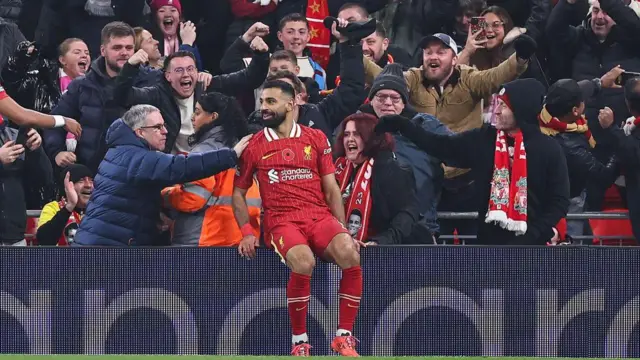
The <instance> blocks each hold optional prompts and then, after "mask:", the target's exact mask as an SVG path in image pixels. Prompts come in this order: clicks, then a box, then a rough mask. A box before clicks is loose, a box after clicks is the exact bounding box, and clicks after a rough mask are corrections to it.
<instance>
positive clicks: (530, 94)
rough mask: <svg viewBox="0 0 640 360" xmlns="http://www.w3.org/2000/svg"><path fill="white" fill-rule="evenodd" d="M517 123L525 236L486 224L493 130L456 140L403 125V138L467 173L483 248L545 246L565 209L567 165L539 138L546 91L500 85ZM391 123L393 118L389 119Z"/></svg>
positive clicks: (530, 84)
mask: <svg viewBox="0 0 640 360" xmlns="http://www.w3.org/2000/svg"><path fill="white" fill-rule="evenodd" d="M504 87H505V88H506V92H507V94H508V96H509V100H510V102H511V105H512V108H513V113H514V116H515V118H516V122H517V124H518V126H519V127H520V129H521V130H522V134H523V137H524V146H525V149H526V153H527V174H528V176H527V232H526V233H525V234H524V235H522V236H516V235H515V233H514V232H511V231H507V230H505V229H503V228H501V227H500V226H499V225H495V224H493V223H485V214H486V213H487V208H488V205H489V196H490V194H491V180H492V177H493V166H494V155H495V147H496V136H497V130H496V128H494V127H492V126H489V125H486V124H485V125H483V126H482V127H481V128H479V129H474V130H469V131H465V132H462V133H459V134H455V135H449V136H448V135H436V134H433V133H430V132H427V131H425V130H423V129H421V128H419V127H417V126H415V125H411V122H409V121H402V123H403V124H407V125H406V126H403V127H404V128H403V129H401V133H402V135H404V136H406V137H407V138H408V139H410V140H411V141H413V142H414V143H415V144H416V145H417V146H418V147H420V148H421V149H422V150H424V151H426V152H427V153H429V154H432V155H435V156H437V157H439V158H441V159H443V160H444V162H445V164H446V163H455V164H456V166H458V165H460V166H461V167H465V168H471V174H472V175H473V177H474V179H475V180H476V184H477V191H478V197H477V198H478V201H479V202H478V204H477V209H478V216H479V217H478V238H477V242H478V243H479V244H483V245H489V244H495V245H505V244H510V245H544V244H545V243H546V242H547V241H549V240H550V239H551V238H552V237H553V235H554V233H553V230H552V229H553V227H555V226H556V224H557V223H558V222H559V221H560V219H562V218H563V217H564V216H565V215H566V214H567V210H568V207H569V177H568V175H567V163H566V160H565V158H564V156H558V154H560V153H561V152H562V149H561V148H560V145H558V143H557V142H556V141H555V140H553V139H552V138H550V137H548V136H546V135H543V134H542V132H540V128H539V127H538V119H537V116H538V113H539V112H540V109H541V108H542V99H543V97H544V94H545V90H544V86H543V85H542V84H540V83H539V82H538V81H536V80H533V79H521V80H515V81H512V82H510V83H507V84H505V85H504ZM391 120H394V119H391Z"/></svg>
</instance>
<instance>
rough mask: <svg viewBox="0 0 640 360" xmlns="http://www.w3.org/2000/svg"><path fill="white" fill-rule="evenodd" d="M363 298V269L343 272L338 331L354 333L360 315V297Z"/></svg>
mask: <svg viewBox="0 0 640 360" xmlns="http://www.w3.org/2000/svg"><path fill="white" fill-rule="evenodd" d="M361 296H362V269H361V268H360V266H354V267H350V268H348V269H344V270H342V279H341V280H340V290H339V291H338V298H339V299H340V314H339V315H338V330H339V331H340V330H346V331H349V332H352V331H353V323H355V321H356V316H357V315H358V308H359V307H360V297H361Z"/></svg>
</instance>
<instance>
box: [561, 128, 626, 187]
mask: <svg viewBox="0 0 640 360" xmlns="http://www.w3.org/2000/svg"><path fill="white" fill-rule="evenodd" d="M554 138H555V139H556V140H557V141H558V143H559V144H560V146H561V147H562V150H563V152H564V155H565V157H566V158H567V168H568V169H569V181H570V191H569V194H570V195H569V196H571V197H572V198H573V197H576V196H578V195H580V193H581V192H582V191H583V190H584V189H585V187H586V185H587V183H588V182H592V183H595V184H598V185H599V186H601V187H602V188H606V187H607V186H609V185H611V184H612V183H613V182H614V181H615V177H616V174H617V162H616V158H615V156H611V157H610V158H609V161H608V162H607V163H606V164H603V163H602V162H600V160H598V159H596V157H595V156H593V154H592V153H591V151H589V149H590V146H589V142H588V141H587V138H586V137H585V136H584V134H578V133H561V134H558V135H556V136H554Z"/></svg>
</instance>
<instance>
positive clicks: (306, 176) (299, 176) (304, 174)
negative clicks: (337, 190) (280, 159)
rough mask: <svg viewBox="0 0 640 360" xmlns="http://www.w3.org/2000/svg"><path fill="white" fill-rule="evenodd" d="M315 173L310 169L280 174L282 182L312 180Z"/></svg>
mask: <svg viewBox="0 0 640 360" xmlns="http://www.w3.org/2000/svg"><path fill="white" fill-rule="evenodd" d="M310 179H313V173H312V172H311V170H309V169H289V170H282V171H281V172H280V181H293V180H310Z"/></svg>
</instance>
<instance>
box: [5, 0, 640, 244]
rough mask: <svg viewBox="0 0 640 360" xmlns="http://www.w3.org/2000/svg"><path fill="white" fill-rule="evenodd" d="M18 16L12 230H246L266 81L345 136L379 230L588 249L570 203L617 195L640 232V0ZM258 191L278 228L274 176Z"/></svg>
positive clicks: (335, 4) (94, 235)
mask: <svg viewBox="0 0 640 360" xmlns="http://www.w3.org/2000/svg"><path fill="white" fill-rule="evenodd" d="M0 16H1V17H2V18H0V38H1V39H2V46H0V68H1V69H2V70H1V73H0V74H1V78H2V79H1V84H2V86H3V88H4V90H3V91H2V92H0V114H2V116H3V119H2V120H1V122H0V146H1V147H0V161H1V165H0V181H1V182H2V188H1V192H0V243H1V244H3V245H26V244H32V245H55V244H57V245H60V246H65V245H69V244H73V243H80V244H84V245H104V246H111V245H113V246H118V245H125V246H126V245H153V246H165V245H175V246H234V245H237V244H238V243H239V242H240V240H241V239H242V237H243V231H241V229H240V228H239V227H238V225H237V223H236V220H235V218H234V212H233V206H232V197H233V190H234V176H235V172H236V171H235V165H236V159H237V158H238V157H240V156H241V154H242V152H243V150H244V147H245V146H246V144H247V141H248V137H247V135H249V134H255V133H257V132H260V131H265V134H266V133H267V132H268V129H269V128H270V127H271V126H270V124H272V123H273V122H277V121H278V120H279V119H280V117H281V116H284V115H283V114H281V113H280V111H281V109H279V108H277V107H275V105H273V104H269V103H268V102H267V101H263V100H264V99H262V97H261V94H262V92H263V86H264V84H265V82H269V83H272V82H277V83H280V82H284V83H286V84H288V85H290V86H291V87H292V88H293V90H294V93H295V103H294V106H293V107H292V108H291V109H288V108H287V109H286V112H287V114H289V113H291V114H290V115H288V116H292V117H293V119H294V121H295V122H296V123H297V124H299V125H302V126H307V127H311V128H316V129H319V130H321V131H322V132H323V133H324V134H325V135H326V136H327V138H328V139H330V142H331V144H332V148H333V155H334V159H335V161H336V163H335V166H336V179H337V180H338V183H339V184H338V185H339V186H340V190H341V193H342V196H343V200H344V206H345V212H346V219H347V224H345V226H346V227H347V229H348V230H349V231H350V233H351V235H352V236H353V237H354V238H356V239H357V240H359V241H362V242H363V243H369V244H380V245H393V244H420V243H422V244H434V243H439V242H441V240H439V239H440V237H441V236H442V235H454V234H455V235H459V236H463V235H474V236H477V239H476V240H472V241H468V243H475V244H501V245H504V244H510V245H525V244H539V245H544V244H553V245H555V244H561V243H569V242H571V239H572V237H580V236H583V235H588V234H591V233H592V229H591V227H589V226H588V224H589V223H588V222H584V221H577V222H576V221H569V222H568V223H567V224H566V226H564V225H561V224H563V223H564V220H563V218H564V217H565V216H566V214H567V213H580V212H584V211H603V210H606V209H608V208H611V204H609V201H607V199H609V198H610V196H609V195H610V194H612V193H617V194H619V195H620V196H619V198H620V202H621V204H620V205H616V206H614V207H616V208H625V209H628V211H629V217H630V224H631V228H632V230H633V231H632V232H633V234H634V235H635V237H636V238H638V236H640V208H639V206H640V172H639V171H640V130H638V129H637V126H638V124H640V36H638V34H640V1H637V0H411V1H392V0H357V1H355V2H348V1H346V0H287V1H278V0H257V1H251V0H211V1H199V0H147V1H145V0H127V1H122V0H73V1H70V0H69V1H47V0H40V1H38V0H34V1H27V0H22V1H17V0H13V1H4V0H3V1H0ZM327 17H334V18H337V20H336V21H331V20H325V19H326V18H327ZM372 19H373V20H372ZM14 101H15V102H14ZM282 111H285V110H282ZM46 114H50V115H53V117H51V116H45V115H46ZM265 126H266V128H265ZM263 129H264V130H263ZM185 155H186V156H185ZM283 156H284V155H283ZM287 156H289V155H287ZM290 156H291V157H293V156H303V154H290ZM502 167H504V168H508V169H509V173H508V175H509V176H510V178H509V176H506V177H505V176H502V175H501V172H500V169H502ZM369 180H371V181H370V182H369ZM360 187H362V188H363V189H365V190H364V192H360V193H358V196H361V195H362V194H364V196H366V197H368V199H371V201H367V202H366V203H367V205H366V206H361V204H360V202H359V201H357V199H356V196H352V195H354V194H355V193H356V192H357V190H356V189H357V188H360ZM246 202H247V205H248V208H249V214H250V224H251V226H252V231H253V232H254V233H255V235H256V236H258V237H259V235H260V234H261V199H260V191H259V188H258V186H257V183H255V182H254V184H253V186H252V187H250V188H249V190H247V193H246ZM28 209H29V210H35V209H42V213H41V215H40V218H39V219H38V221H37V222H36V224H35V226H36V229H37V231H36V234H35V237H33V238H29V239H28V241H27V240H25V233H27V232H29V230H30V229H29V221H28V219H27V215H26V210H28ZM522 209H524V211H521V210H522ZM439 211H440V212H478V219H477V220H468V219H466V220H465V219H462V220H456V219H438V216H437V213H438V212H439ZM86 212H88V213H89V216H87V217H85V220H83V217H84V215H85V213H86ZM105 213H108V215H104V214H105ZM83 221H84V223H83ZM79 224H82V226H80V225H79ZM565 227H566V230H565V229H564V228H565Z"/></svg>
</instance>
